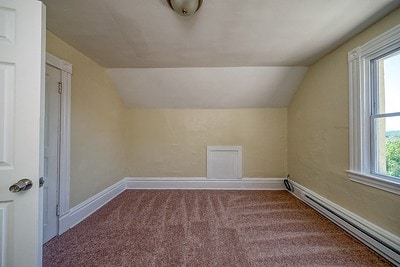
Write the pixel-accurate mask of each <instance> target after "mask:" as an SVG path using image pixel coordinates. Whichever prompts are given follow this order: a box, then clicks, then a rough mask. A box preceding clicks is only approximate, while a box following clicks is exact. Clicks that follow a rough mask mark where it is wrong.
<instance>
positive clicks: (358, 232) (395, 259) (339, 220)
mask: <svg viewBox="0 0 400 267" xmlns="http://www.w3.org/2000/svg"><path fill="white" fill-rule="evenodd" d="M291 182H292V183H293V184H294V185H295V187H297V189H298V190H300V191H301V193H300V197H299V195H298V194H296V193H294V195H295V196H296V197H299V198H300V199H301V200H302V201H304V202H305V203H307V204H308V205H309V206H311V207H312V208H313V209H315V210H316V211H318V212H319V213H321V214H322V215H324V216H325V217H327V218H328V219H329V220H330V221H332V222H333V223H335V224H336V225H338V226H339V227H341V228H342V229H344V230H345V231H346V232H348V233H350V234H351V235H352V236H354V237H355V238H357V239H358V240H360V241H361V242H362V243H364V244H365V245H367V246H368V247H370V248H371V249H373V250H374V251H376V252H377V253H379V254H380V255H382V256H383V257H385V258H386V259H387V260H389V261H390V262H392V263H393V264H395V265H396V266H400V250H399V249H398V248H396V247H395V245H392V244H390V242H387V241H385V240H383V239H382V238H379V237H378V235H374V234H372V233H371V232H370V231H367V230H366V229H364V228H363V227H360V226H359V225H357V224H356V223H354V222H353V221H352V220H350V219H347V218H346V216H345V215H341V214H340V212H336V211H335V210H334V209H331V208H329V207H328V206H327V205H325V204H324V203H323V202H322V201H320V200H319V199H318V198H316V197H313V196H312V194H310V193H307V192H304V190H302V189H301V188H299V187H302V186H300V185H298V184H296V183H294V182H293V181H291ZM397 247H399V246H397Z"/></svg>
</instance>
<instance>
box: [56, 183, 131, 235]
mask: <svg viewBox="0 0 400 267" xmlns="http://www.w3.org/2000/svg"><path fill="white" fill-rule="evenodd" d="M124 190H125V181H124V179H122V180H121V181H119V182H117V183H115V184H113V185H112V186H110V187H108V188H106V189H104V190H103V191H101V192H100V193H98V194H96V195H94V196H92V197H90V198H89V199H87V200H85V201H84V202H82V203H80V204H78V205H76V206H75V207H73V208H72V209H70V210H69V211H68V212H67V213H65V214H64V215H63V216H61V217H60V219H59V227H58V229H59V230H58V232H59V234H60V235H61V234H63V233H65V232H66V231H68V230H69V229H70V228H72V227H74V226H75V225H77V224H78V223H80V222H81V221H83V220H84V219H86V218H87V217H88V216H89V215H91V214H92V213H93V212H95V211H96V210H98V209H99V208H101V207H102V206H104V205H105V204H107V203H108V202H109V201H110V200H112V199H113V198H115V197H116V196H118V195H119V194H120V193H122V192H123V191H124Z"/></svg>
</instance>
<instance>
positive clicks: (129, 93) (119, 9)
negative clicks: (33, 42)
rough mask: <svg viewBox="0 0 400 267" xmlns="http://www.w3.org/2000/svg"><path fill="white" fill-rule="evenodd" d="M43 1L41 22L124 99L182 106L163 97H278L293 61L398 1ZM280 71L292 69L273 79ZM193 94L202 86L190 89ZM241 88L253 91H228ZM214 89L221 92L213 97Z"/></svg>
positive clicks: (327, 47)
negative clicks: (96, 67)
mask: <svg viewBox="0 0 400 267" xmlns="http://www.w3.org/2000/svg"><path fill="white" fill-rule="evenodd" d="M43 2H44V3H45V4H46V5H47V27H48V29H49V30H50V31H51V32H53V33H54V34H56V35H57V36H59V37H60V38H62V39H63V40H64V41H66V42H67V43H69V44H71V45H72V46H73V47H75V48H77V49H78V50H80V51H81V52H82V53H84V54H86V55H87V56H89V57H90V58H92V59H93V60H95V61H96V62H98V63H99V64H100V65H102V66H104V67H105V68H108V69H109V73H110V75H111V77H112V78H113V79H114V81H115V82H116V84H117V87H118V90H119V92H120V94H121V96H122V97H123V99H124V102H125V103H126V104H127V105H128V106H130V107H170V108H179V107H181V106H182V101H178V100H177V101H172V98H174V99H175V98H176V99H180V97H183V99H184V100H185V101H184V102H186V103H187V104H186V105H185V107H187V108H190V107H193V108H194V107H196V108H202V107H203V108H208V107H214V108H234V107H248V108H251V107H274V106H282V105H287V104H288V103H289V101H290V98H291V97H292V95H293V94H294V92H295V91H296V89H297V87H298V85H299V80H300V81H301V77H300V78H299V75H304V73H305V71H304V68H301V66H309V65H310V64H311V63H312V62H314V61H315V60H316V59H318V58H320V57H322V56H323V55H325V54H327V53H328V52H329V51H331V50H332V49H334V48H336V47H337V46H338V45H340V44H341V43H343V42H344V41H346V40H347V39H349V38H350V37H352V36H353V35H355V34H356V33H358V32H360V31H361V30H363V29H365V28H366V27H368V26H369V25H371V24H372V23H374V22H375V21H377V20H378V19H380V18H381V17H383V16H384V15H386V14H388V13H389V12H390V11H392V10H394V9H395V8H396V7H398V6H399V5H400V0H334V1H332V0H302V1H298V0H247V1H243V0H204V1H203V6H202V7H201V9H200V10H199V12H198V13H196V14H195V15H194V16H193V17H189V18H187V17H182V16H180V15H178V14H176V13H174V12H173V11H172V10H171V9H170V8H169V6H168V4H167V1H166V0H118V1H114V0H85V1H81V0H68V1H54V0H44V1H43ZM238 67H250V68H243V69H241V68H238ZM266 67H268V68H266ZM282 67H287V68H282ZM144 68H149V69H148V70H146V69H144ZM219 68H220V69H219ZM229 68H232V69H229ZM239 70H240V71H244V74H243V75H240V74H239V73H238V71H239ZM127 73H129V75H128V74H127ZM288 73H290V74H293V75H294V76H286V78H285V79H282V75H285V74H286V75H287V74H288ZM228 76H230V77H231V78H228ZM121 79H123V80H121ZM282 82H285V83H282ZM280 83H282V86H280V85H279V84H280ZM189 85H192V86H189ZM289 87H291V88H289ZM227 88H231V89H232V90H230V91H229V90H228V89H227ZM249 88H251V89H249ZM241 90H242V92H240V91H241ZM246 90H247V91H246ZM255 92H257V93H255ZM201 93H204V94H207V95H201V97H196V98H193V96H198V95H199V94H201ZM246 93H248V94H253V93H254V95H253V97H247V98H242V97H237V96H239V95H241V96H245V95H246ZM230 94H233V95H230ZM280 94H282V95H280ZM222 95H223V96H225V97H226V98H224V99H225V100H224V101H222V98H219V99H220V102H218V101H217V102H216V101H215V97H216V96H222ZM272 95H273V97H272ZM184 96H185V97H184ZM260 98H261V99H262V98H265V100H264V101H260ZM277 99H278V100H279V101H278V100H277ZM287 99H289V101H288V100H287ZM276 101H277V102H276ZM211 103H213V104H211Z"/></svg>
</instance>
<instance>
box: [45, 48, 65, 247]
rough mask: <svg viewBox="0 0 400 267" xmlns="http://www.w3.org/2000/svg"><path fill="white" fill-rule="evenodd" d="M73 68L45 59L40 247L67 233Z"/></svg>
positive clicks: (56, 60) (48, 55) (53, 57)
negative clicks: (65, 220) (64, 225)
mask: <svg viewBox="0 0 400 267" xmlns="http://www.w3.org/2000/svg"><path fill="white" fill-rule="evenodd" d="M71 74H72V65H71V64H70V63H68V62H66V61H64V60H61V59H59V58H57V57H55V56H53V55H51V54H49V53H47V55H46V80H45V82H46V83H45V108H44V114H45V115H44V153H43V162H44V170H43V182H44V183H43V207H42V214H43V244H44V243H46V242H47V241H49V240H50V239H52V238H53V237H55V236H57V235H59V234H62V233H63V232H65V231H66V230H67V229H65V227H63V221H62V219H63V217H65V216H66V215H68V211H69V181H70V175H69V174H70V158H69V157H70V156H69V155H70V98H71V97H70V89H71Z"/></svg>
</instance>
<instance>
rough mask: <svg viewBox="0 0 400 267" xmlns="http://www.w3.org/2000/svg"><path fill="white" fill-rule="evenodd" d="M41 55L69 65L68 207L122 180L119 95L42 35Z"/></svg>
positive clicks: (98, 73) (71, 52) (78, 57)
mask: <svg viewBox="0 0 400 267" xmlns="http://www.w3.org/2000/svg"><path fill="white" fill-rule="evenodd" d="M46 43H47V52H49V53H51V54H53V55H54V56H57V57H58V58H61V59H64V60H66V61H68V62H70V63H71V64H72V65H73V74H72V101H71V109H72V114H71V194H70V199H71V200H70V205H71V207H73V206H75V205H77V204H79V203H81V202H82V201H84V200H86V199H87V198H89V197H91V196H93V195H95V194H96V193H98V192H100V191H102V190H103V189H105V188H107V187H108V186H110V185H112V184H114V183H116V182H117V181H119V180H121V179H122V178H124V177H125V152H124V151H125V150H124V140H123V128H124V125H123V113H124V107H123V105H122V102H121V99H120V96H119V95H118V93H117V91H116V89H115V86H114V84H113V82H112V81H111V79H110V78H109V77H108V75H107V73H106V72H105V69H104V68H103V67H101V66H100V65H98V64H97V63H96V62H94V61H93V60H91V59H89V58H88V57H86V56H85V55H83V54H82V53H80V52H79V51H77V50H76V49H74V48H72V47H71V46H70V45H68V44H67V43H65V42H64V41H62V40H61V39H59V38H58V37H56V36H55V35H54V34H52V33H51V32H49V31H47V42H46Z"/></svg>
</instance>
